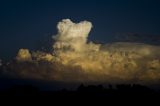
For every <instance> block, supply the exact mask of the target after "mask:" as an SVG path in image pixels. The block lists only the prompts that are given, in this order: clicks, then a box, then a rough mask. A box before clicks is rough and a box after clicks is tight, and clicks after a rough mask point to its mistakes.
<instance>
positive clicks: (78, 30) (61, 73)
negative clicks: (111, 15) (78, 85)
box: [10, 19, 160, 83]
mask: <svg viewBox="0 0 160 106" xmlns="http://www.w3.org/2000/svg"><path fill="white" fill-rule="evenodd" d="M91 28H92V23H91V22H88V21H82V22H80V23H73V22H72V21H71V20H70V19H63V20H62V21H60V22H59V23H58V25H57V29H58V33H57V35H55V36H53V39H54V40H55V43H54V44H53V52H51V53H46V52H42V51H35V52H33V51H32V52H30V51H29V50H28V49H20V50H19V52H18V55H17V57H16V62H13V63H11V65H10V69H11V70H12V71H10V72H11V73H12V74H13V75H16V76H19V77H22V78H38V79H43V80H55V81H64V82H66V81H69V82H121V83H123V82H133V83H151V82H152V83H153V82H155V83H157V82H158V81H159V80H160V52H159V51H160V47H159V46H152V45H147V44H140V43H124V42H117V43H111V44H103V45H102V44H95V43H93V42H87V38H88V35H89V32H90V31H91Z"/></svg>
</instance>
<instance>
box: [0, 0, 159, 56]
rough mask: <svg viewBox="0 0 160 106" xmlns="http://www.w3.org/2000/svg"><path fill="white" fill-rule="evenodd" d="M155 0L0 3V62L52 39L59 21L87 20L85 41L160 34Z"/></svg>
mask: <svg viewBox="0 0 160 106" xmlns="http://www.w3.org/2000/svg"><path fill="white" fill-rule="evenodd" d="M159 5H160V1H159V0H34V1H33V0H1V1H0V59H10V58H13V57H15V55H16V54H17V51H18V50H19V49H20V48H28V49H30V50H37V49H39V48H41V47H42V46H43V45H45V44H46V43H48V40H49V39H50V40H52V39H51V37H52V36H53V35H55V34H56V33H57V32H56V31H57V29H56V25H57V22H59V21H60V20H62V19H65V18H69V19H71V20H72V21H74V22H80V21H83V20H88V21H91V22H92V24H93V29H92V31H91V33H90V36H89V39H90V40H92V41H98V42H105V43H107V42H109V41H110V40H111V39H112V38H113V36H114V35H115V34H117V33H145V34H153V36H154V35H160V30H159V29H160V12H159V11H160V6H159Z"/></svg>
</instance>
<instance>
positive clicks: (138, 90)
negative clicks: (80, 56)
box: [0, 84, 160, 98]
mask: <svg viewBox="0 0 160 106" xmlns="http://www.w3.org/2000/svg"><path fill="white" fill-rule="evenodd" d="M0 96H20V97H21V96H26V97H46V96H47V97H84V98H86V97H87V98H88V97H149V98H151V97H160V92H159V91H155V90H152V89H150V88H148V87H146V86H142V85H137V84H133V85H131V84H121V85H116V86H114V87H113V86H112V85H108V86H107V87H103V86H102V85H87V86H84V85H83V84H82V85H80V86H79V87H78V88H77V90H67V89H62V90H58V91H41V90H39V89H38V88H37V87H34V86H31V85H14V86H12V87H10V88H8V89H5V90H1V91H0Z"/></svg>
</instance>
